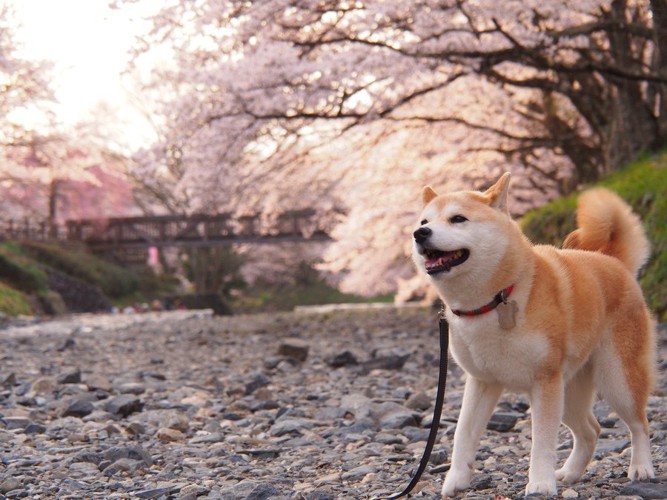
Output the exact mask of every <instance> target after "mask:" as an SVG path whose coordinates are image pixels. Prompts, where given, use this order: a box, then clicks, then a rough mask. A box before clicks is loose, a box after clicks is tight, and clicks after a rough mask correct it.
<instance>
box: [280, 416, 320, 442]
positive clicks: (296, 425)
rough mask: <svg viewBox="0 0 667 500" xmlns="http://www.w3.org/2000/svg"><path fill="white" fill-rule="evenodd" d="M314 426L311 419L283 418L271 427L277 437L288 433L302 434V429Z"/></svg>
mask: <svg viewBox="0 0 667 500" xmlns="http://www.w3.org/2000/svg"><path fill="white" fill-rule="evenodd" d="M313 426H314V424H313V422H311V421H310V420H305V419H302V418H281V419H279V420H278V421H277V422H276V423H275V424H273V426H272V427H271V435H272V436H275V437H280V436H284V435H286V434H291V435H293V434H298V435H301V433H302V431H304V430H306V429H312V428H313Z"/></svg>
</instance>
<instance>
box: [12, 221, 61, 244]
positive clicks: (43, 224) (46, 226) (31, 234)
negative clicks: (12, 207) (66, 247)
mask: <svg viewBox="0 0 667 500" xmlns="http://www.w3.org/2000/svg"><path fill="white" fill-rule="evenodd" d="M64 235H65V231H64V228H63V227H62V226H59V225H57V224H51V223H49V222H48V221H44V220H37V221H36V220H31V219H27V218H24V219H5V220H0V240H31V241H45V240H57V239H62V238H63V237H64Z"/></svg>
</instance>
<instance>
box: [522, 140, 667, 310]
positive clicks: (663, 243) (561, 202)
mask: <svg viewBox="0 0 667 500" xmlns="http://www.w3.org/2000/svg"><path fill="white" fill-rule="evenodd" d="M597 185H598V186H602V187H606V188H608V189H611V190H612V191H615V192H616V193H618V194H619V195H620V196H621V197H622V198H623V199H625V200H626V201H627V202H628V203H629V204H630V205H631V206H632V208H633V210H634V211H635V212H636V213H637V214H638V215H639V216H640V217H641V219H642V222H643V224H644V228H645V230H646V233H647V235H648V238H649V241H650V242H651V256H650V258H649V260H648V263H647V264H646V266H645V267H644V269H643V270H642V272H641V274H640V277H639V283H640V284H641V286H642V289H643V291H644V296H645V297H646V301H647V302H648V304H649V307H650V308H651V310H652V311H653V312H654V313H655V314H656V316H657V317H658V319H659V320H660V321H665V320H667V194H666V193H667V151H663V152H661V153H658V154H655V155H650V156H649V155H646V156H644V157H642V158H640V159H639V160H637V161H636V162H634V163H632V164H630V165H628V167H626V168H625V169H623V170H621V171H619V172H617V173H615V174H614V175H612V176H610V177H608V178H607V179H605V180H603V181H602V182H600V183H599V184H597ZM576 198H577V195H576V194H573V195H571V196H568V197H565V198H560V199H558V200H556V201H554V202H552V203H550V204H548V205H546V206H544V207H542V208H540V209H537V210H534V211H532V212H529V213H527V214H526V215H525V216H524V217H523V219H522V221H521V226H522V228H523V230H524V232H525V233H526V235H527V236H528V237H529V238H530V239H531V240H532V241H534V242H535V243H548V244H552V245H556V246H560V245H561V243H562V241H563V239H564V238H565V236H566V235H567V234H568V233H569V232H570V231H572V230H573V229H574V227H575V208H576Z"/></svg>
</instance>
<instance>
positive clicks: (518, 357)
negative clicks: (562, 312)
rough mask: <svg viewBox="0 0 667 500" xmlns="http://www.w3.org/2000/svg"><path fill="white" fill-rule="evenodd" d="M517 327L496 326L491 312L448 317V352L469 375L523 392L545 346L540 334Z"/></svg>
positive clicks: (542, 358)
mask: <svg viewBox="0 0 667 500" xmlns="http://www.w3.org/2000/svg"><path fill="white" fill-rule="evenodd" d="M519 327H520V325H517V327H515V328H513V329H511V330H504V329H502V328H500V326H499V325H498V318H497V317H496V312H495V311H491V312H490V313H488V314H486V315H484V316H478V317H474V318H465V317H461V318H459V317H453V318H450V337H451V351H452V355H453V357H454V359H455V360H456V362H457V363H458V364H459V365H460V366H461V367H462V368H463V369H464V370H465V371H466V372H467V373H469V374H470V375H472V376H473V377H476V378H478V379H480V380H483V381H486V382H492V383H498V384H501V385H502V386H504V387H506V388H508V389H510V390H513V391H520V392H523V391H527V390H528V389H529V388H530V387H532V386H533V382H534V377H535V374H536V373H537V371H538V370H539V367H540V365H541V364H542V363H543V361H544V359H545V358H546V357H547V354H548V348H549V346H548V343H547V341H546V339H544V338H543V337H542V336H540V335H534V334H527V333H526V332H522V331H521V330H520V328H519Z"/></svg>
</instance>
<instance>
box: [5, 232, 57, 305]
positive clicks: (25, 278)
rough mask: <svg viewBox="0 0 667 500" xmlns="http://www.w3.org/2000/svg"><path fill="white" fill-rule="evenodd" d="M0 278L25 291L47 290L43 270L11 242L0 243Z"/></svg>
mask: <svg viewBox="0 0 667 500" xmlns="http://www.w3.org/2000/svg"><path fill="white" fill-rule="evenodd" d="M0 279H1V280H2V281H4V282H5V284H6V285H8V286H11V287H12V288H15V289H17V290H20V291H22V292H25V293H38V292H45V291H46V290H47V276H46V273H45V272H44V270H43V269H42V268H41V267H40V266H39V265H38V264H37V263H36V262H35V261H34V260H32V259H31V258H29V257H27V256H26V255H25V253H24V252H23V250H22V248H21V247H20V246H19V245H17V244H15V243H13V242H5V243H2V244H0ZM0 310H1V309H0Z"/></svg>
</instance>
